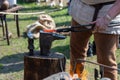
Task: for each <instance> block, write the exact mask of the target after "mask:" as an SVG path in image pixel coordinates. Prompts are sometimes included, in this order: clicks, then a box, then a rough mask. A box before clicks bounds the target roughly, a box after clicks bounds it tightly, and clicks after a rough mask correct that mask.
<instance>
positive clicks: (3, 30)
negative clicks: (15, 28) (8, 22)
mask: <svg viewBox="0 0 120 80" xmlns="http://www.w3.org/2000/svg"><path fill="white" fill-rule="evenodd" d="M3 20H4V19H3V16H1V23H2V32H3V37H4V36H5V29H4V23H3Z"/></svg>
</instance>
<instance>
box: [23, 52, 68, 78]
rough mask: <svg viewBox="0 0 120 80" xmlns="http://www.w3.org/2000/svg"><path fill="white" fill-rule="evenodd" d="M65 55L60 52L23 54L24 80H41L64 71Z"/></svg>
mask: <svg viewBox="0 0 120 80" xmlns="http://www.w3.org/2000/svg"><path fill="white" fill-rule="evenodd" d="M65 63H66V59H65V56H64V55H63V54H61V53H58V52H56V53H51V54H50V55H49V56H40V55H39V52H36V53H35V55H34V56H29V55H28V53H27V54H26V55H25V56H24V80H42V79H44V78H46V77H48V76H50V75H52V74H55V73H58V72H61V71H65Z"/></svg>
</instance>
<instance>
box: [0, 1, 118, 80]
mask: <svg viewBox="0 0 120 80" xmlns="http://www.w3.org/2000/svg"><path fill="white" fill-rule="evenodd" d="M20 4H21V5H23V6H24V9H22V10H21V11H19V12H25V13H27V12H39V11H46V12H47V13H48V14H49V15H51V16H52V17H53V19H54V20H55V23H56V25H57V27H59V26H64V25H70V20H71V17H70V16H68V15H67V8H64V9H63V10H59V11H54V12H51V10H55V9H57V7H54V8H50V7H48V6H45V4H42V5H40V6H37V5H35V3H27V4H26V3H23V2H20ZM37 17H38V15H27V16H26V15H20V16H19V26H20V33H21V37H19V38H18V37H17V34H16V27H15V26H16V25H15V21H14V18H13V16H12V15H7V21H8V22H7V23H8V28H9V31H10V32H12V34H13V37H12V38H11V39H10V46H8V45H7V42H6V40H3V39H2V37H3V36H2V30H1V29H2V28H1V27H0V28H1V29H0V80H23V77H24V65H23V64H24V54H25V52H28V49H27V47H28V44H27V38H25V37H24V32H25V31H26V26H27V25H29V24H31V23H34V22H35V21H36V20H37ZM91 41H93V37H92V38H91ZM35 50H39V41H38V39H36V40H35ZM51 51H52V52H60V53H63V54H64V55H65V56H66V57H67V66H66V71H67V72H68V69H69V59H70V57H69V37H67V38H66V39H65V40H56V41H54V42H53V45H52V49H51ZM116 56H117V63H118V66H119V68H120V60H119V58H120V50H119V49H118V50H117V53H116ZM87 59H88V60H90V61H95V62H96V56H93V57H89V58H87ZM96 67H98V66H95V65H93V64H88V63H87V64H86V68H87V70H88V71H89V73H90V74H89V77H90V80H93V69H94V68H96ZM118 80H120V74H119V79H118Z"/></svg>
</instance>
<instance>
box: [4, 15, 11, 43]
mask: <svg viewBox="0 0 120 80" xmlns="http://www.w3.org/2000/svg"><path fill="white" fill-rule="evenodd" d="M4 20H5V30H6V39H7V44H8V45H10V41H9V37H8V26H7V20H6V15H4Z"/></svg>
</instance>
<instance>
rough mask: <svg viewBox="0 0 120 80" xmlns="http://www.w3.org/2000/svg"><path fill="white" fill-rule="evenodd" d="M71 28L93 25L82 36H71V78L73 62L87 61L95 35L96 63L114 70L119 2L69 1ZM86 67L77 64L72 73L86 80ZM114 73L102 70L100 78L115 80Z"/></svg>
mask: <svg viewBox="0 0 120 80" xmlns="http://www.w3.org/2000/svg"><path fill="white" fill-rule="evenodd" d="M69 13H70V15H71V16H72V23H71V24H72V26H73V27H74V26H76V25H79V24H89V23H90V24H95V25H93V26H91V27H81V28H85V29H88V28H89V29H90V28H91V29H90V30H88V31H84V32H71V39H70V55H71V56H70V74H71V75H73V74H74V69H73V68H74V64H75V61H76V59H84V60H85V59H86V56H87V54H86V53H87V50H88V43H89V38H90V37H91V36H92V34H93V35H94V40H95V44H96V53H97V62H98V63H101V64H104V65H107V66H110V67H111V68H117V63H116V56H115V51H116V49H117V46H118V45H117V44H118V35H119V34H120V25H118V24H119V23H120V0H72V1H71V4H70V11H69ZM84 66H85V63H84V62H81V63H80V62H79V63H77V64H76V70H75V72H76V73H77V74H78V76H79V77H80V78H81V79H82V80H87V78H86V76H84V75H86V71H85V69H84ZM117 74H118V72H117V70H114V69H110V68H104V75H103V77H107V78H110V79H111V80H118V79H117Z"/></svg>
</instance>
